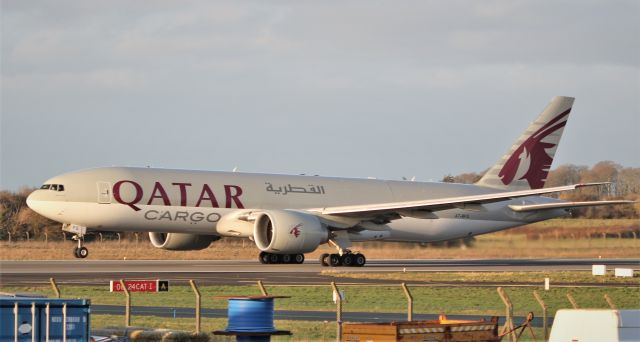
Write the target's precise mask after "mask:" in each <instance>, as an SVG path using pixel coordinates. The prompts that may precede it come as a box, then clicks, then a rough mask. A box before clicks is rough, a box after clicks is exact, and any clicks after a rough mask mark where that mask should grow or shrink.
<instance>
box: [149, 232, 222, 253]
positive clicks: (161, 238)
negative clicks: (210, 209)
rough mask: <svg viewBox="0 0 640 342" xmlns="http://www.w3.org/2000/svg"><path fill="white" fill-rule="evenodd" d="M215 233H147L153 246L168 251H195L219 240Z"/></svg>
mask: <svg viewBox="0 0 640 342" xmlns="http://www.w3.org/2000/svg"><path fill="white" fill-rule="evenodd" d="M219 239H220V237H219V236H216V235H196V234H184V233H149V240H151V244H152V245H153V247H156V248H162V249H167V250H170V251H197V250H201V249H205V248H207V247H209V245H211V243H212V242H213V241H216V240H219Z"/></svg>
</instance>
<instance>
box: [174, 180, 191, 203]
mask: <svg viewBox="0 0 640 342" xmlns="http://www.w3.org/2000/svg"><path fill="white" fill-rule="evenodd" d="M171 184H172V185H177V186H178V187H180V205H181V206H183V207H186V206H187V187H188V186H191V183H171Z"/></svg>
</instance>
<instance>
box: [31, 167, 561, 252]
mask: <svg viewBox="0 0 640 342" xmlns="http://www.w3.org/2000/svg"><path fill="white" fill-rule="evenodd" d="M45 184H51V185H54V184H55V185H62V186H63V187H64V191H55V190H50V189H41V190H37V191H35V192H34V193H33V194H32V195H30V196H29V199H28V203H29V206H30V207H31V208H33V209H34V210H36V211H37V212H38V213H40V214H42V215H43V216H46V217H48V218H50V219H52V220H55V221H58V222H62V223H68V224H75V225H80V226H84V227H87V228H88V229H89V230H91V229H93V230H102V231H137V232H165V233H190V234H198V235H220V236H238V237H249V236H251V232H248V231H237V230H234V231H226V230H225V229H223V228H221V227H219V225H218V223H219V222H220V220H221V219H222V218H223V217H225V215H229V214H234V213H238V212H239V211H247V212H251V211H256V210H267V209H286V210H309V209H318V208H320V209H321V208H326V207H335V206H346V205H358V204H376V203H388V202H400V201H413V200H424V199H437V198H442V197H454V196H463V195H477V194H484V193H495V192H496V189H491V188H484V187H479V186H474V185H464V184H452V183H422V182H409V181H386V180H373V179H347V178H330V177H318V176H288V175H271V174H249V173H236V172H210V171H189V170H168V169H154V168H129V167H105V168H96V169H88V170H82V171H77V172H72V173H67V174H63V175H60V176H57V177H53V178H51V179H49V180H47V181H46V182H45ZM552 201H557V200H554V199H551V198H547V197H539V196H533V197H525V198H518V199H513V200H506V201H496V202H493V203H489V204H483V205H477V206H474V205H466V206H462V207H460V208H456V209H448V210H440V211H434V212H417V211H407V212H406V213H403V214H402V215H401V217H399V218H398V219H393V220H390V221H389V222H381V223H379V224H378V227H377V228H376V229H373V230H371V231H369V230H363V231H362V230H361V231H360V232H359V233H352V234H350V237H351V239H352V241H366V240H387V241H413V242H430V241H443V240H449V239H456V238H461V237H467V236H473V235H479V234H485V233H490V232H494V231H498V230H503V229H507V228H511V227H515V226H520V225H522V224H526V223H531V222H536V221H540V220H546V219H550V218H553V217H558V216H562V215H566V211H564V210H549V211H544V212H542V213H541V212H535V213H517V212H514V211H512V210H510V209H509V208H508V207H507V206H508V205H509V204H522V203H526V204H532V203H548V202H552Z"/></svg>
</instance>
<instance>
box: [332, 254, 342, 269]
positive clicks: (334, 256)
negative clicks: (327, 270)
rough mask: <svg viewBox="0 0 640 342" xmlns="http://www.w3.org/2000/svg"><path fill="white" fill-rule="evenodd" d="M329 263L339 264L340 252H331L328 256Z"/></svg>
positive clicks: (340, 263)
mask: <svg viewBox="0 0 640 342" xmlns="http://www.w3.org/2000/svg"><path fill="white" fill-rule="evenodd" d="M329 265H331V266H333V267H337V266H341V265H342V260H341V258H340V254H331V255H330V256H329Z"/></svg>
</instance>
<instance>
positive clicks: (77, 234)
mask: <svg viewBox="0 0 640 342" xmlns="http://www.w3.org/2000/svg"><path fill="white" fill-rule="evenodd" d="M62 230H63V231H65V232H69V233H72V234H73V237H72V238H71V239H72V240H76V241H78V246H77V247H76V248H74V249H73V256H75V257H76V258H79V259H84V258H86V257H88V256H89V249H87V247H84V246H83V242H84V236H85V234H86V233H87V227H83V226H79V225H76V224H69V223H64V224H62Z"/></svg>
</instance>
